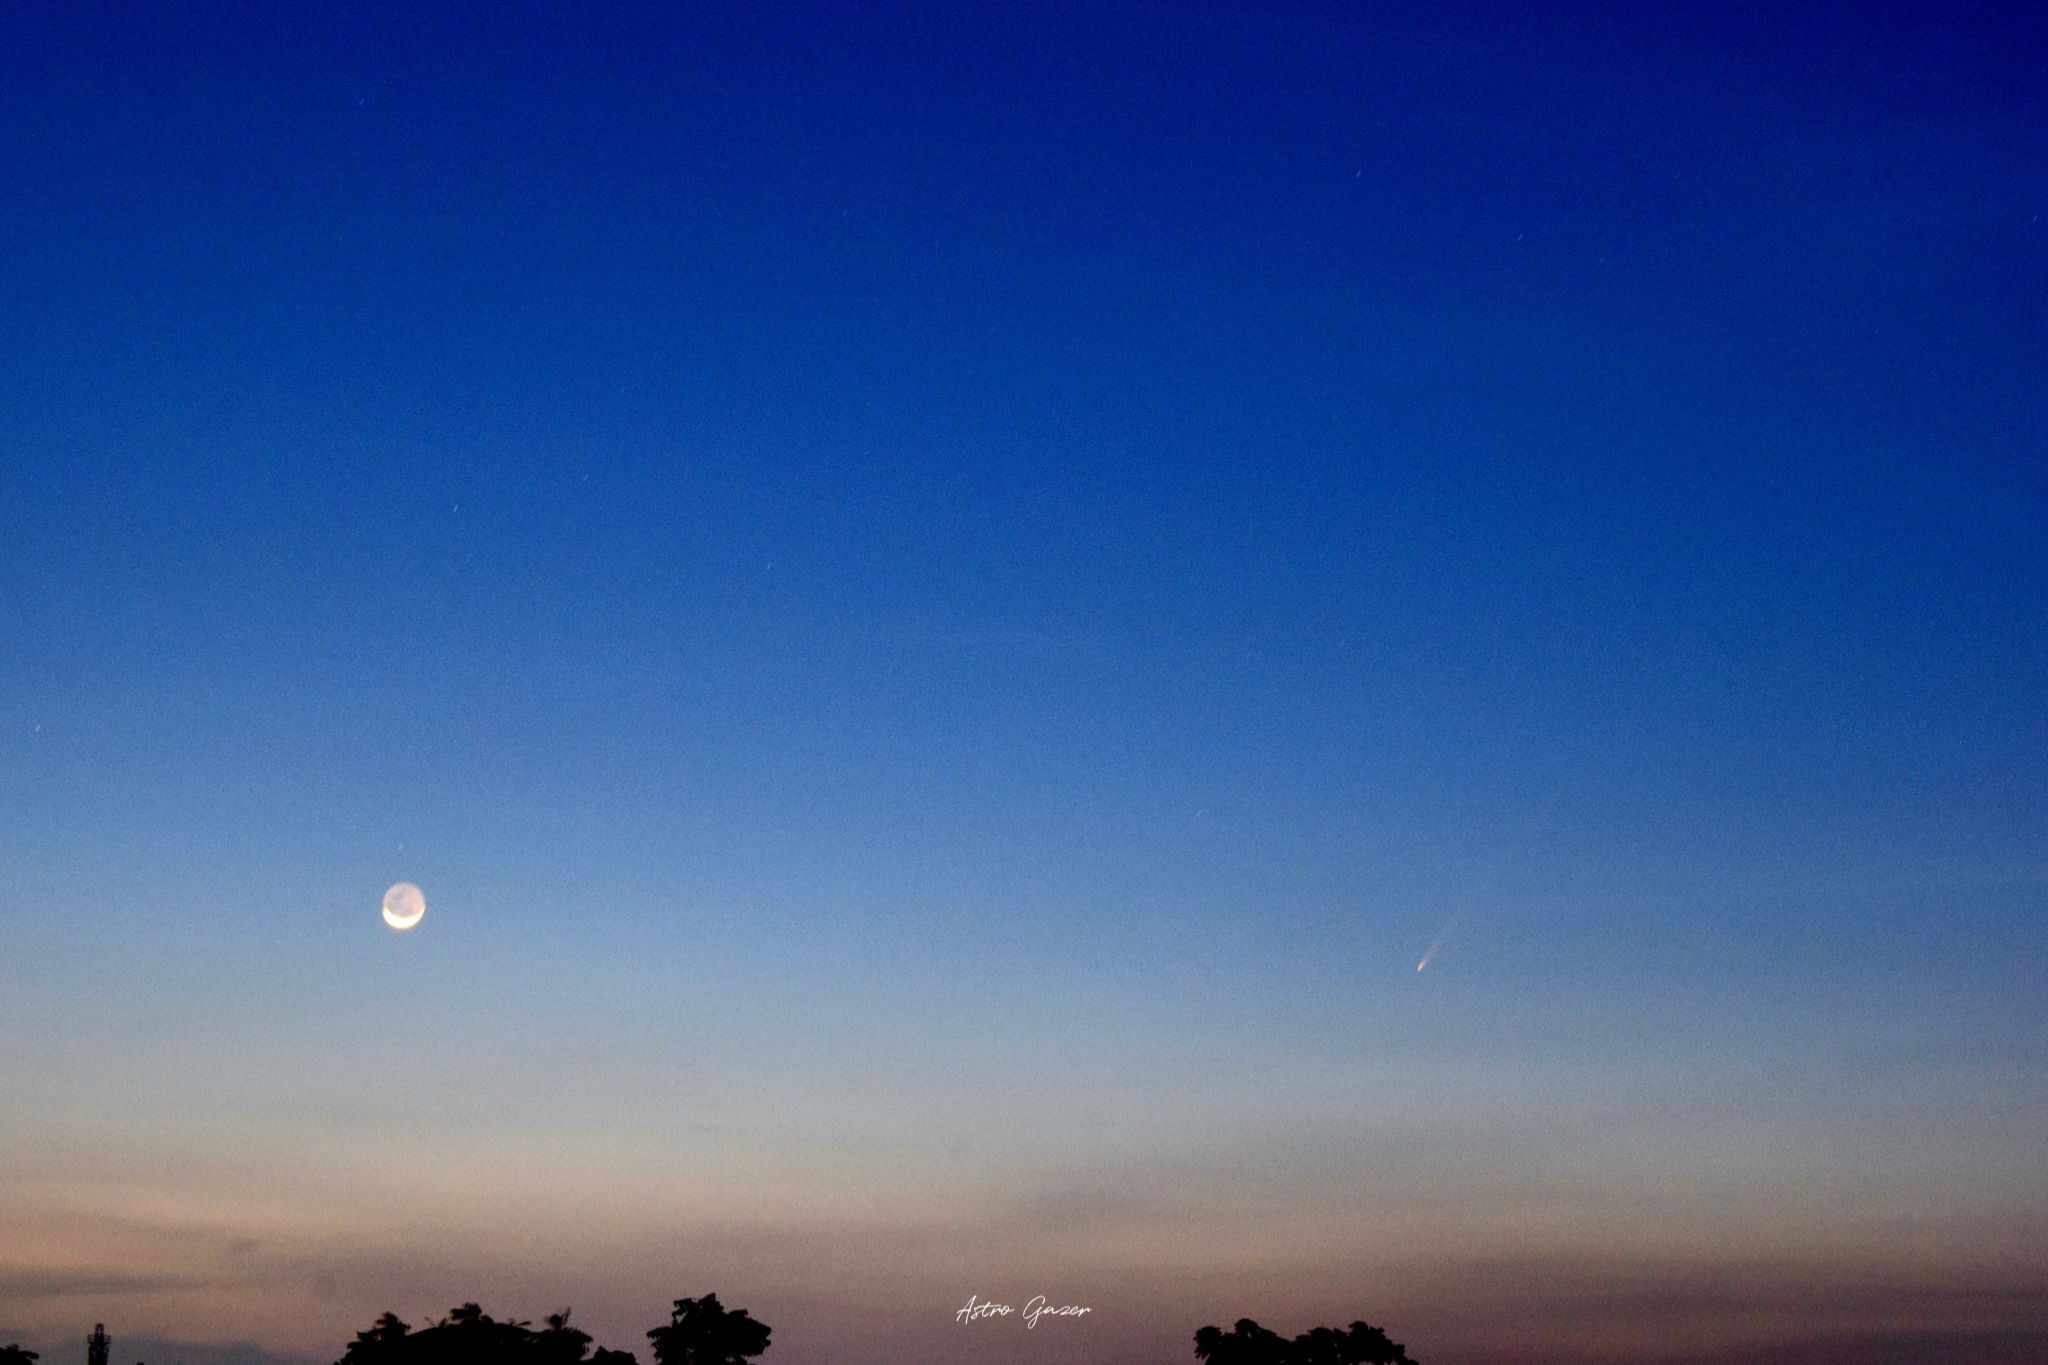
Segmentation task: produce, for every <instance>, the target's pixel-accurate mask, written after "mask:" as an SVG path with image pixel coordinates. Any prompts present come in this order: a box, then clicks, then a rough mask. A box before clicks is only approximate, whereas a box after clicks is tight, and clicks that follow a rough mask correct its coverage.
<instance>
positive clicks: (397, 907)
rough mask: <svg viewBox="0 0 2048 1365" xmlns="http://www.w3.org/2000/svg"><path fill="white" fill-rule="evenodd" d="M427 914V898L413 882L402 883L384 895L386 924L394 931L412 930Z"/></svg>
mask: <svg viewBox="0 0 2048 1365" xmlns="http://www.w3.org/2000/svg"><path fill="white" fill-rule="evenodd" d="M426 913H427V898H426V897H425V896H423V895H421V894H420V889H419V888H418V887H417V886H414V885H413V884H412V883H411V882H400V883H398V885H396V886H394V887H392V888H391V889H390V890H389V891H386V892H385V893H384V922H385V923H386V924H388V925H390V926H391V927H392V928H394V929H410V928H412V927H413V926H414V925H415V924H418V923H419V922H420V916H422V915H424V914H426Z"/></svg>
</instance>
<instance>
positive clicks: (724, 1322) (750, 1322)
mask: <svg viewBox="0 0 2048 1365" xmlns="http://www.w3.org/2000/svg"><path fill="white" fill-rule="evenodd" d="M647 1338H648V1340H649V1341H651V1342H653V1343H654V1359H655V1362H656V1365H746V1362H747V1360H748V1358H749V1357H751V1356H757V1355H760V1354H761V1353H762V1352H763V1351H765V1350H767V1349H768V1327H767V1325H766V1324H765V1323H760V1322H756V1321H755V1320H754V1319H753V1318H751V1317H748V1316H747V1310H746V1309H744V1308H733V1309H727V1308H724V1307H721V1306H720V1305H719V1302H718V1295H716V1294H706V1295H705V1296H704V1297H703V1298H701V1299H677V1300H676V1307H675V1312H674V1313H673V1314H671V1315H670V1318H669V1325H668V1326H666V1327H657V1328H655V1329H654V1330H653V1331H651V1332H649V1333H648V1334H647Z"/></svg>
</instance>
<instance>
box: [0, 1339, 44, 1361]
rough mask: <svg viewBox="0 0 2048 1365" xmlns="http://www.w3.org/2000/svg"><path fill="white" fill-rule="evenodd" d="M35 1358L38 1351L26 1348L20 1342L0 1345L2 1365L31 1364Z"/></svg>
mask: <svg viewBox="0 0 2048 1365" xmlns="http://www.w3.org/2000/svg"><path fill="white" fill-rule="evenodd" d="M35 1358H36V1353H35V1352H34V1351H30V1350H27V1349H25V1348H24V1347H23V1346H22V1345H21V1343H19V1342H15V1343H12V1344H10V1345H7V1346H0V1365H30V1362H32V1361H33V1360H34V1359H35Z"/></svg>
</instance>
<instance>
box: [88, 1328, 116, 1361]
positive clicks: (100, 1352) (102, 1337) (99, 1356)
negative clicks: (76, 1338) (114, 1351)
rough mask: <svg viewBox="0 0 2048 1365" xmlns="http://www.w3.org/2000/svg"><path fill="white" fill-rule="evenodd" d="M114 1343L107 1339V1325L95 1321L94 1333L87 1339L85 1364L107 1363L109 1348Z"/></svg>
mask: <svg viewBox="0 0 2048 1365" xmlns="http://www.w3.org/2000/svg"><path fill="white" fill-rule="evenodd" d="M112 1344H113V1343H111V1342H109V1341H108V1340H107V1325H106V1324H105V1323H104V1322H96V1323H94V1324H93V1325H92V1335H91V1336H89V1337H87V1338H86V1339H85V1365H107V1348H108V1347H109V1346H110V1345H112Z"/></svg>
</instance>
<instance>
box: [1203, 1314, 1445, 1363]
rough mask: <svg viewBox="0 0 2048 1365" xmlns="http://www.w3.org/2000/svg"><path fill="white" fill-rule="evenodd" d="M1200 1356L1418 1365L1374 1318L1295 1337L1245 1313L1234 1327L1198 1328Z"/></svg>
mask: <svg viewBox="0 0 2048 1365" xmlns="http://www.w3.org/2000/svg"><path fill="white" fill-rule="evenodd" d="M1195 1359H1197V1360H1200V1361H1204V1362H1206V1363H1207V1365H1415V1362H1414V1361H1413V1360H1410V1359H1409V1358H1408V1351H1407V1349H1406V1348H1405V1347H1403V1346H1402V1345H1401V1343H1400V1342H1398V1341H1389V1340H1388V1339H1387V1334H1386V1333H1385V1332H1384V1331H1382V1330H1380V1329H1379V1328H1377V1327H1374V1326H1372V1325H1370V1324H1368V1323H1363V1322H1354V1323H1352V1324H1351V1325H1350V1326H1349V1327H1347V1328H1345V1329H1344V1330H1342V1331H1339V1330H1337V1329H1336V1328H1334V1327H1316V1328H1311V1329H1310V1330H1309V1331H1306V1332H1303V1333H1302V1334H1301V1335H1300V1336H1298V1337H1296V1338H1295V1339H1294V1340H1292V1341H1289V1340H1287V1338H1285V1337H1283V1336H1281V1335H1280V1334H1279V1333H1278V1332H1275V1331H1273V1330H1271V1329H1270V1328H1266V1327H1261V1326H1259V1324H1257V1323H1256V1322H1253V1321H1252V1320H1251V1319H1250V1318H1239V1319H1238V1320H1237V1326H1236V1327H1234V1328H1232V1329H1231V1330H1230V1331H1228V1332H1225V1331H1224V1330H1222V1329H1221V1328H1219V1327H1204V1328H1202V1329H1201V1330H1200V1331H1199V1332H1196V1333H1195Z"/></svg>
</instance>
